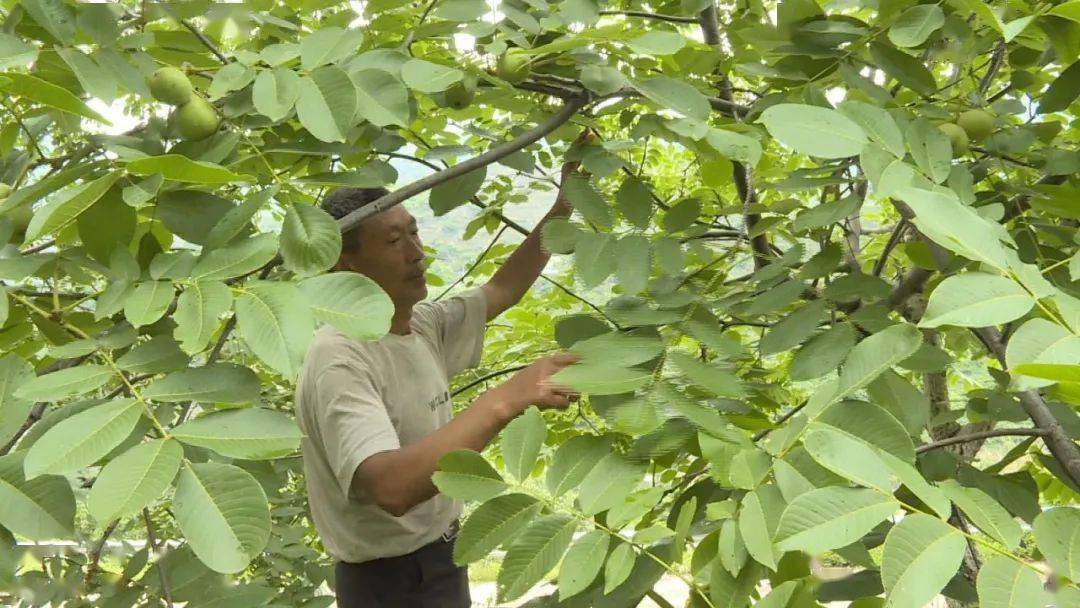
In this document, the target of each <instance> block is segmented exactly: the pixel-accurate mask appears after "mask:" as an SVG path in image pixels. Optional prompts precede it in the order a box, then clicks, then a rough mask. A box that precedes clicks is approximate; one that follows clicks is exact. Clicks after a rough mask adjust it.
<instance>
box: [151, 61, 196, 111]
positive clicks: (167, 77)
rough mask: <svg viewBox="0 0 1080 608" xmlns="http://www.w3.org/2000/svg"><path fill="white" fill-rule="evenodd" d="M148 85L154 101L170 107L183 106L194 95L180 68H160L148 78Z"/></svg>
mask: <svg viewBox="0 0 1080 608" xmlns="http://www.w3.org/2000/svg"><path fill="white" fill-rule="evenodd" d="M149 84H150V94H151V95H153V96H154V99H156V100H158V101H161V102H164V103H167V104H169V105H172V106H182V105H184V104H185V103H187V102H189V101H191V97H192V95H193V94H194V90H193V89H192V88H191V81H190V80H188V77H187V74H184V71H183V70H181V69H180V68H174V67H167V68H161V69H160V70H158V71H156V72H154V75H153V76H151V77H150V83H149Z"/></svg>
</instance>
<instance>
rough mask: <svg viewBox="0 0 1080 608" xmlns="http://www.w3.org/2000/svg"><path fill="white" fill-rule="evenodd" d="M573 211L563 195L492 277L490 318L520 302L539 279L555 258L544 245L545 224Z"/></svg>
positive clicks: (490, 285) (490, 282)
mask: <svg viewBox="0 0 1080 608" xmlns="http://www.w3.org/2000/svg"><path fill="white" fill-rule="evenodd" d="M571 210H572V209H571V207H570V205H569V203H567V202H566V201H564V200H563V199H562V198H561V197H560V199H559V200H558V201H556V203H555V205H554V206H552V208H551V211H548V213H547V215H545V216H544V217H543V218H542V219H541V220H540V222H538V223H537V224H536V226H535V227H534V228H533V229H532V232H530V233H529V235H528V236H526V237H525V240H524V241H523V242H522V243H521V245H519V246H518V248H517V249H515V250H514V252H513V253H512V254H510V257H509V258H507V260H506V262H505V263H503V265H502V266H501V267H500V268H499V270H498V271H496V272H495V275H494V276H492V277H491V281H489V283H488V285H489V289H490V292H489V294H488V302H489V308H490V309H491V310H489V315H488V316H489V318H494V317H496V316H498V314H499V313H501V312H502V311H504V310H506V309H507V308H509V307H511V306H513V305H514V304H516V303H517V302H518V301H519V300H521V298H522V297H523V296H524V295H525V292H527V291H529V288H530V287H532V284H533V283H535V282H536V279H537V278H539V276H540V273H541V272H543V270H544V266H546V265H547V263H548V260H549V259H550V258H551V253H550V252H549V251H546V250H545V249H544V246H543V230H544V225H545V224H547V222H548V221H550V220H552V219H554V218H559V217H567V216H569V215H570V212H571Z"/></svg>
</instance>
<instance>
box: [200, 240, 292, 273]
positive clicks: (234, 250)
mask: <svg viewBox="0 0 1080 608" xmlns="http://www.w3.org/2000/svg"><path fill="white" fill-rule="evenodd" d="M277 250H278V240H277V236H276V235H274V234H272V233H265V234H260V235H258V236H254V237H251V238H247V239H241V240H239V241H237V242H236V243H234V244H232V245H229V246H226V247H222V248H221V249H211V250H210V251H204V252H203V254H202V256H200V257H199V261H198V262H196V263H195V268H192V269H191V278H192V280H193V281H198V280H206V281H209V280H222V279H231V278H232V277H238V276H240V275H244V274H248V273H249V272H254V271H256V270H258V269H259V268H262V267H263V265H265V264H266V263H267V262H269V261H270V260H272V259H274V255H276V254H277Z"/></svg>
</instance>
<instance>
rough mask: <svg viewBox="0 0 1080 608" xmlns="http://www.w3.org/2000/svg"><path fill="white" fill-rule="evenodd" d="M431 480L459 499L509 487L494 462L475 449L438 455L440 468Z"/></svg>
mask: <svg viewBox="0 0 1080 608" xmlns="http://www.w3.org/2000/svg"><path fill="white" fill-rule="evenodd" d="M431 480H432V481H433V482H434V483H435V486H436V487H438V488H439V491H440V492H442V493H443V494H446V495H447V496H450V497H452V498H457V499H458V500H475V501H485V500H488V499H490V498H491V497H493V496H497V495H499V494H502V493H503V491H504V490H506V488H507V485H506V483H505V482H504V481H503V479H502V477H501V476H500V475H499V473H498V472H496V471H495V469H494V468H493V467H492V466H491V464H489V463H488V461H487V460H484V457H483V456H481V455H480V454H478V453H477V452H474V451H472V450H454V451H452V452H448V453H447V454H445V455H444V456H443V457H442V458H440V459H439V470H437V471H435V475H434V476H432V478H431ZM481 557H483V556H481ZM477 559H479V558H477ZM470 561H472V560H470Z"/></svg>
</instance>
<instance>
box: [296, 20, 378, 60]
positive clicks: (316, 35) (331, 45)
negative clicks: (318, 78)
mask: <svg viewBox="0 0 1080 608" xmlns="http://www.w3.org/2000/svg"><path fill="white" fill-rule="evenodd" d="M363 40H364V32H363V30H361V29H359V28H349V29H344V28H340V27H324V28H320V29H317V30H315V31H314V32H311V33H310V34H308V35H307V36H305V37H304V38H303V39H302V40H301V41H300V65H302V66H303V67H304V69H305V70H308V71H311V70H314V69H315V68H317V67H319V66H321V65H325V64H327V63H334V62H335V61H338V60H339V59H344V58H346V57H348V56H350V55H354V54H356V52H357V51H358V50H359V48H360V44H361V43H362V42H363Z"/></svg>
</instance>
